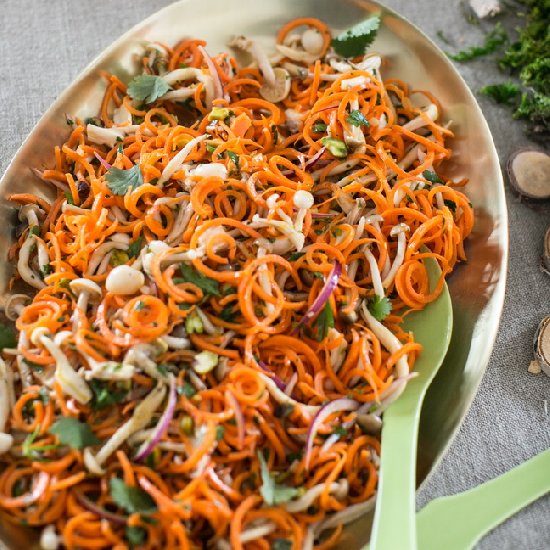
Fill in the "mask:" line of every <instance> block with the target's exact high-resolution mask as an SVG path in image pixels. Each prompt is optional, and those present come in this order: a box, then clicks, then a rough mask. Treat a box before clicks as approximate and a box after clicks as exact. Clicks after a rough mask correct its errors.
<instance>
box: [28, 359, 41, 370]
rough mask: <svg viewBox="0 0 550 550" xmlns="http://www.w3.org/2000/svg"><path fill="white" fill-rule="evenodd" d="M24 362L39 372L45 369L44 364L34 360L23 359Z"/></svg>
mask: <svg viewBox="0 0 550 550" xmlns="http://www.w3.org/2000/svg"><path fill="white" fill-rule="evenodd" d="M23 363H25V365H27V366H28V367H30V368H31V369H33V370H35V371H37V372H42V371H43V370H44V366H43V365H40V364H39V363H35V362H34V361H29V360H28V359H23Z"/></svg>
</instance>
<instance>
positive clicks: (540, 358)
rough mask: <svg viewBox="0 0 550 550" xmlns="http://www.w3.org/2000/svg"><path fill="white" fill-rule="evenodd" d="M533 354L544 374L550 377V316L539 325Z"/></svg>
mask: <svg viewBox="0 0 550 550" xmlns="http://www.w3.org/2000/svg"><path fill="white" fill-rule="evenodd" d="M533 353H534V355H535V359H536V360H537V362H538V363H539V365H540V368H541V369H542V372H544V374H546V375H547V376H550V316H549V317H545V318H544V319H543V320H542V321H541V322H540V324H539V326H538V328H537V332H536V333H535V339H534V341H533Z"/></svg>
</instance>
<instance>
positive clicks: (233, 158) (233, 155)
mask: <svg viewBox="0 0 550 550" xmlns="http://www.w3.org/2000/svg"><path fill="white" fill-rule="evenodd" d="M227 156H228V157H229V158H230V159H231V161H232V162H233V164H234V165H235V170H237V173H239V174H240V172H241V157H239V155H237V153H235V152H233V151H227Z"/></svg>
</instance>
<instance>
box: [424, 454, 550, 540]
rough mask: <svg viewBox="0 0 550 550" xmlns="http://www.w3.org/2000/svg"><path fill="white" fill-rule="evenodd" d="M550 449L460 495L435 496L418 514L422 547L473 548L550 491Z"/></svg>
mask: <svg viewBox="0 0 550 550" xmlns="http://www.w3.org/2000/svg"><path fill="white" fill-rule="evenodd" d="M549 472H550V449H547V450H546V451H544V452H542V453H540V454H538V455H537V456H535V457H533V458H531V459H530V460H528V461H527V462H524V463H523V464H520V465H519V466H516V467H515V468H513V469H512V470H510V471H508V472H506V473H504V474H502V475H501V476H499V477H497V478H495V479H491V480H490V481H487V482H485V483H483V484H482V485H479V486H477V487H474V488H473V489H470V490H469V491H464V492H463V493H459V494H458V495H452V496H448V497H441V498H437V499H435V500H432V502H430V503H429V504H428V505H427V506H426V507H425V508H423V509H422V510H421V511H420V512H419V513H418V514H417V516H416V525H417V529H418V547H419V549H420V550H440V549H441V548H445V550H470V549H471V548H472V547H473V546H474V544H476V542H478V541H479V539H480V538H481V537H482V536H483V535H485V534H486V533H488V532H489V531H490V530H491V529H493V528H494V527H496V526H497V525H499V524H500V523H502V522H503V521H504V520H505V519H507V518H509V517H510V516H511V515H513V514H515V513H516V512H518V511H519V510H521V509H522V508H523V507H524V506H527V504H530V503H531V502H533V501H534V500H536V499H537V498H539V497H541V496H543V495H545V494H546V493H548V492H549V491H550V474H549Z"/></svg>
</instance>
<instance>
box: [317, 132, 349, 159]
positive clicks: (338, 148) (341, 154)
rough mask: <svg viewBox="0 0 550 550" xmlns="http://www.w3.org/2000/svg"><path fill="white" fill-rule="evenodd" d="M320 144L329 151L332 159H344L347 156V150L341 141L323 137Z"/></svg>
mask: <svg viewBox="0 0 550 550" xmlns="http://www.w3.org/2000/svg"><path fill="white" fill-rule="evenodd" d="M321 143H322V144H323V145H324V146H325V147H326V148H327V149H328V150H329V152H330V154H331V155H332V156H333V157H336V158H339V159H345V158H346V157H347V156H348V148H347V147H346V144H345V142H343V141H342V140H341V139H337V138H333V137H324V138H323V139H322V140H321Z"/></svg>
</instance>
